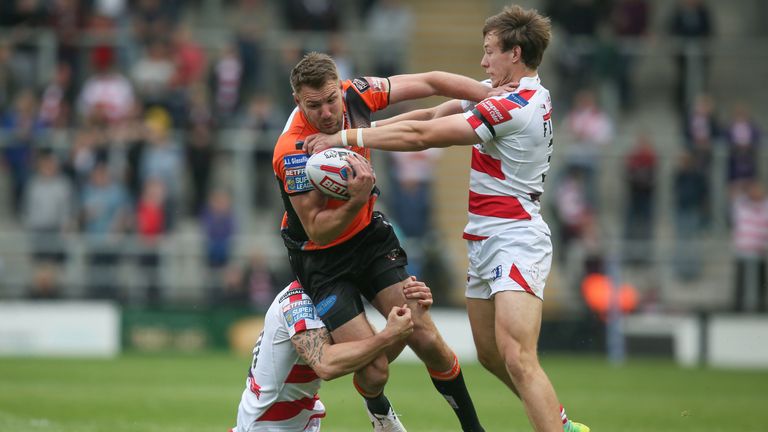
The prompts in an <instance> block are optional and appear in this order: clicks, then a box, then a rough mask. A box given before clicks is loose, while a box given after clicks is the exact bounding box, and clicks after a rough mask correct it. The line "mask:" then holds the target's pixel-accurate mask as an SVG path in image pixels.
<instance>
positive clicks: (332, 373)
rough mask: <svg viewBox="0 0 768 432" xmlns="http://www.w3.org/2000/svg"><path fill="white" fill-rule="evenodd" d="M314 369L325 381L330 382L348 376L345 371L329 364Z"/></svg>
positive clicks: (319, 365) (316, 366)
mask: <svg viewBox="0 0 768 432" xmlns="http://www.w3.org/2000/svg"><path fill="white" fill-rule="evenodd" d="M313 369H314V370H315V373H316V374H317V376H318V377H320V379H321V380H323V381H330V380H332V379H336V378H338V377H340V376H344V375H345V374H346V371H344V370H343V369H341V368H339V367H336V366H334V365H332V364H327V363H322V364H318V365H315V367H314V368H313Z"/></svg>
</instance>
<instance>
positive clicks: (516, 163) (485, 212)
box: [464, 76, 553, 240]
mask: <svg viewBox="0 0 768 432" xmlns="http://www.w3.org/2000/svg"><path fill="white" fill-rule="evenodd" d="M464 107H465V109H467V110H466V111H465V113H464V117H465V118H466V119H467V121H468V122H469V123H470V125H471V126H472V127H473V128H474V130H475V133H476V134H477V136H478V137H480V140H481V142H480V143H478V144H475V146H474V147H473V148H472V170H471V174H470V184H469V220H468V223H467V226H466V228H465V229H464V238H466V239H469V240H482V239H486V238H488V237H490V236H492V235H495V234H498V233H500V232H503V231H505V230H506V229H509V228H511V227H522V226H531V225H535V226H537V227H538V228H539V229H541V230H543V231H544V232H545V233H546V235H549V228H548V227H547V225H546V223H545V222H544V220H543V219H542V218H541V215H540V204H539V201H538V198H539V196H540V195H541V194H542V192H543V191H544V180H545V178H546V175H547V171H549V163H550V156H551V155H552V150H553V140H552V136H553V131H552V119H551V113H552V101H551V98H550V95H549V90H547V89H546V88H544V87H543V86H542V85H541V81H540V80H539V77H538V76H535V77H526V78H523V79H521V80H520V86H519V87H518V88H517V89H516V91H515V92H513V93H506V94H504V95H501V96H494V97H489V98H487V99H485V100H483V101H481V102H479V103H477V104H476V105H474V106H469V105H468V104H465V105H464Z"/></svg>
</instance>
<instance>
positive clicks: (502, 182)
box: [305, 6, 589, 432]
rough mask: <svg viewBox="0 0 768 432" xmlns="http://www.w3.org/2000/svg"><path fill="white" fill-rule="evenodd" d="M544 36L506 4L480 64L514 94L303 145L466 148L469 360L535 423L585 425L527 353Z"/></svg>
mask: <svg viewBox="0 0 768 432" xmlns="http://www.w3.org/2000/svg"><path fill="white" fill-rule="evenodd" d="M550 36H551V25H550V21H549V19H548V18H545V17H543V16H541V15H539V14H538V12H536V11H535V10H526V9H523V8H521V7H519V6H511V7H507V8H505V9H504V10H503V11H502V12H501V13H499V14H498V15H495V16H492V17H490V18H488V19H487V20H486V22H485V26H484V28H483V38H484V45H483V50H484V55H483V58H482V61H481V63H480V65H481V66H482V67H483V69H485V72H486V73H487V74H488V75H489V77H490V83H491V85H493V86H499V85H502V84H505V83H513V82H517V83H519V87H518V88H517V89H516V90H515V91H514V92H510V93H508V94H504V95H500V96H494V97H489V98H488V99H485V100H484V101H482V102H480V103H478V104H476V105H470V104H466V103H464V104H462V103H460V102H459V101H450V102H447V103H445V104H443V105H440V106H438V107H435V108H433V109H431V110H420V111H416V112H412V113H406V114H403V115H401V116H397V117H395V118H393V119H390V120H387V121H382V122H380V123H379V124H380V125H383V127H376V128H374V129H352V130H343V131H341V132H339V133H336V134H333V135H315V136H312V137H309V138H307V140H306V143H305V146H306V148H307V149H308V150H309V151H310V152H317V151H321V150H323V149H325V148H328V147H333V146H342V145H347V144H348V145H351V146H353V148H366V149H368V148H373V149H383V150H393V151H417V150H423V149H426V148H431V147H448V146H454V145H467V146H469V145H473V147H472V160H471V174H470V184H469V221H468V223H467V226H466V228H465V230H464V238H465V239H466V240H467V246H468V249H469V253H468V254H469V269H468V272H467V290H466V297H467V313H468V315H469V320H470V323H471V325H472V334H473V337H474V339H475V346H476V347H477V353H478V358H479V359H480V362H481V363H482V364H483V366H485V367H486V368H487V369H488V370H489V371H491V372H492V373H493V374H494V375H496V376H497V377H498V378H499V379H500V380H501V381H503V382H504V383H505V384H506V385H507V386H509V388H510V389H511V390H512V391H513V392H515V394H517V395H518V396H519V397H520V399H521V400H522V402H523V406H524V408H525V411H526V414H527V415H528V419H529V421H530V422H531V424H532V425H533V428H534V430H536V431H537V432H556V431H562V430H565V431H567V432H572V431H574V432H575V431H578V432H587V431H589V428H588V427H586V426H584V425H582V424H580V423H575V422H572V421H570V420H568V418H567V416H566V415H565V410H564V409H563V408H562V406H561V405H560V403H559V401H558V399H557V395H556V394H555V390H554V388H553V386H552V384H551V383H550V381H549V378H548V377H547V375H546V373H545V372H544V370H543V369H542V368H541V366H540V364H539V360H538V356H537V352H536V346H537V342H538V338H539V330H540V328H541V315H542V300H543V298H544V284H545V281H546V279H547V275H548V274H549V270H550V264H551V261H552V243H551V241H550V232H549V227H548V226H547V224H546V222H544V220H543V219H542V217H541V214H540V211H539V210H540V204H539V197H540V195H541V193H542V192H543V191H544V180H545V178H546V175H547V171H549V161H550V157H551V154H552V150H553V131H552V118H551V116H552V102H551V99H550V95H549V91H548V90H547V89H546V88H544V87H543V86H542V85H541V82H540V80H539V76H538V72H537V68H538V66H539V64H540V63H541V59H542V56H543V54H544V50H545V49H546V47H547V45H548V44H549V40H550ZM462 111H463V113H462ZM414 119H416V120H426V121H412V120H414ZM408 120H411V121H408ZM377 126H378V125H377ZM558 412H559V415H558Z"/></svg>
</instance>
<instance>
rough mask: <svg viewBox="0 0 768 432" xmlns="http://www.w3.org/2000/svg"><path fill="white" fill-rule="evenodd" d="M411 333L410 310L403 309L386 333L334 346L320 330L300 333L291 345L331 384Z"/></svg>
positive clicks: (393, 316) (396, 311)
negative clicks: (333, 380) (331, 381)
mask: <svg viewBox="0 0 768 432" xmlns="http://www.w3.org/2000/svg"><path fill="white" fill-rule="evenodd" d="M411 333H413V320H412V319H411V310H410V309H409V308H408V307H407V306H405V305H404V306H402V307H397V306H396V307H393V308H392V311H390V313H389V316H388V317H387V326H386V327H385V328H384V330H382V331H381V332H380V333H377V334H375V335H373V336H371V337H368V338H365V339H362V340H358V341H353V342H343V343H338V344H333V342H332V341H331V335H330V333H329V332H328V330H327V329H325V328H321V329H312V330H306V331H303V332H301V333H297V334H296V335H294V336H293V337H292V338H291V342H292V343H293V346H294V347H295V348H296V352H298V353H299V356H300V357H301V358H302V359H303V360H304V361H305V362H306V363H307V364H308V365H309V366H310V367H311V368H312V369H314V371H315V373H317V376H319V377H320V378H322V379H324V380H332V379H334V378H338V377H340V376H343V375H346V374H348V373H352V372H354V371H356V370H358V369H361V368H362V367H363V366H365V365H367V364H368V363H370V362H371V361H373V359H375V358H376V357H378V356H379V355H380V354H381V353H383V352H384V351H386V349H387V348H388V347H390V346H392V345H393V344H395V343H397V342H400V341H401V340H403V339H405V338H407V337H408V336H410V335H411Z"/></svg>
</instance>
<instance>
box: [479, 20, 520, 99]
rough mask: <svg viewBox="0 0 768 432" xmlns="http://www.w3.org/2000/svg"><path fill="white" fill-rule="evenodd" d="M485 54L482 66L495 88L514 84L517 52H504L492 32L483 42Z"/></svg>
mask: <svg viewBox="0 0 768 432" xmlns="http://www.w3.org/2000/svg"><path fill="white" fill-rule="evenodd" d="M483 52H484V54H483V59H482V60H481V61H480V66H482V67H483V69H485V73H486V74H488V77H489V78H490V79H491V84H492V85H493V87H498V86H500V85H502V84H507V83H510V82H512V71H513V69H514V64H515V63H514V61H513V60H514V58H515V50H514V49H511V50H508V51H502V50H501V44H500V43H499V39H498V38H497V37H496V34H495V33H494V32H490V33H488V34H486V35H485V39H484V40H483Z"/></svg>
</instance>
